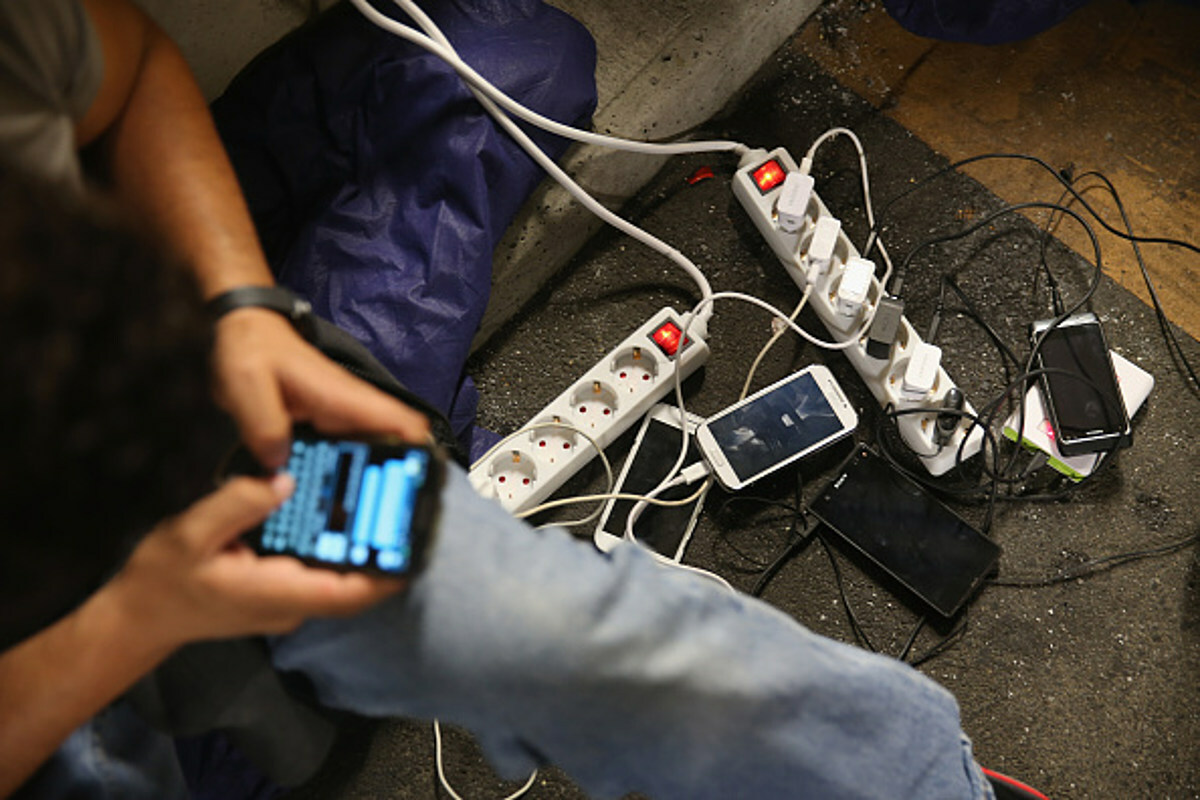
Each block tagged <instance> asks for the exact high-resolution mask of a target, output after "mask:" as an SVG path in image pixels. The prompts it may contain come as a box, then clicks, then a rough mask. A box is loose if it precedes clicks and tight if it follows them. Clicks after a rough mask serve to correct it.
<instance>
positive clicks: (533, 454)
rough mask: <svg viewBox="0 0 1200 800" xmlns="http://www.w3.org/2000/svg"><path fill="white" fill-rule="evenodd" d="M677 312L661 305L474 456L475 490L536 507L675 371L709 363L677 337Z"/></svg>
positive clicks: (653, 398)
mask: <svg viewBox="0 0 1200 800" xmlns="http://www.w3.org/2000/svg"><path fill="white" fill-rule="evenodd" d="M683 327H684V320H683V315H681V314H679V313H678V312H677V311H675V310H674V309H673V308H669V307H668V308H663V309H661V310H660V311H658V312H657V313H655V314H654V315H653V316H652V317H650V319H649V320H647V321H646V322H645V323H644V324H643V325H641V326H640V327H639V328H638V329H637V330H636V331H634V332H633V333H631V334H630V335H629V336H628V337H626V339H625V341H623V342H621V343H620V344H619V345H617V346H616V347H615V348H613V349H612V350H611V351H610V352H609V353H608V354H607V355H606V356H604V358H602V359H601V360H600V361H599V362H598V363H597V364H596V365H595V366H593V367H592V368H591V369H589V370H588V371H587V372H585V373H584V374H583V376H582V377H580V378H579V380H578V381H576V382H575V383H573V384H572V385H571V386H570V387H569V388H568V389H567V390H566V391H564V392H563V393H562V394H560V395H559V396H558V397H556V398H555V399H554V400H553V401H551V402H550V403H549V404H548V405H547V406H546V407H545V408H543V409H542V410H541V411H539V412H538V413H537V414H535V415H534V417H533V418H532V419H531V420H530V421H529V422H528V423H527V424H526V425H524V426H523V427H522V428H521V432H520V433H518V434H517V435H516V436H514V437H513V438H512V439H510V440H509V441H507V442H505V443H504V444H503V445H501V446H500V447H498V448H496V449H495V450H494V451H493V452H491V453H489V454H488V455H486V456H484V457H483V458H481V459H480V460H479V461H477V462H476V463H475V464H474V465H473V466H472V467H471V471H470V474H469V478H470V481H471V485H472V486H474V487H475V490H476V491H478V492H479V493H480V494H482V495H484V496H487V497H494V498H496V499H497V500H499V501H500V504H501V505H502V506H504V507H505V508H506V509H507V510H508V511H510V512H512V513H518V512H521V511H525V510H528V509H531V508H534V507H535V506H537V505H539V504H541V503H542V502H543V501H545V500H546V499H547V498H548V497H549V496H550V495H551V494H552V493H553V492H554V491H555V490H556V489H558V488H559V487H560V486H562V485H563V484H564V483H565V482H566V481H567V480H568V479H569V478H570V477H571V476H572V475H574V474H575V473H576V472H578V471H579V469H580V468H582V467H583V465H584V464H586V463H587V462H588V461H590V460H591V459H592V458H594V457H595V455H596V448H595V447H593V446H592V443H591V442H589V441H588V440H587V439H586V438H585V437H583V436H580V435H579V434H578V433H576V429H578V430H581V431H584V432H585V433H587V434H588V436H590V437H592V438H593V439H594V440H595V441H596V443H597V444H598V445H599V446H600V447H607V446H608V445H609V444H611V443H612V442H613V441H614V440H615V439H616V438H617V437H618V436H620V435H621V434H622V433H624V432H625V431H627V430H628V429H629V428H630V427H632V426H633V424H634V423H635V422H637V421H638V420H639V419H641V418H642V416H643V415H644V414H645V413H646V412H647V411H648V410H649V409H650V407H651V406H653V405H654V404H655V403H657V402H658V401H659V400H661V399H662V398H663V397H665V396H666V395H667V393H668V392H670V391H671V390H672V389H673V388H674V386H675V370H676V369H678V370H679V377H680V379H683V378H686V377H687V376H689V375H691V374H692V373H693V372H695V371H696V369H697V368H698V367H700V366H701V365H702V364H704V362H705V361H707V360H708V354H709V350H708V345H707V344H706V343H705V342H704V340H703V339H701V338H700V337H699V336H697V335H696V334H694V333H692V332H691V331H690V330H689V331H688V333H687V340H686V341H683Z"/></svg>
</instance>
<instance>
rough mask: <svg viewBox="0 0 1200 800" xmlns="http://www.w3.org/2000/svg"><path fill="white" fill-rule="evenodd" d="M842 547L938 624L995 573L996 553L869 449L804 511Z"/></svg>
mask: <svg viewBox="0 0 1200 800" xmlns="http://www.w3.org/2000/svg"><path fill="white" fill-rule="evenodd" d="M809 510H810V511H811V512H812V514H813V515H814V516H815V517H817V519H819V520H820V521H821V522H823V523H824V524H825V526H826V527H828V528H829V529H830V530H832V531H833V532H834V533H835V534H837V536H839V537H840V538H841V539H843V540H844V541H845V542H846V543H847V544H849V545H850V546H851V547H853V548H854V549H855V550H856V551H858V552H859V553H861V554H862V555H863V556H865V557H866V558H867V559H869V560H870V561H871V562H872V563H874V564H875V565H876V566H877V567H879V568H880V569H882V570H883V571H884V572H885V573H887V574H888V575H890V576H891V577H892V578H894V579H895V580H896V581H898V582H899V583H900V584H901V585H902V586H903V587H904V588H905V589H907V590H908V591H909V592H911V593H912V594H913V595H915V596H916V597H917V598H919V599H920V600H921V601H922V602H924V603H925V604H926V605H927V606H929V607H930V608H932V609H933V610H934V611H936V612H937V613H938V614H940V615H942V616H943V617H947V618H948V617H952V616H954V614H956V613H957V612H958V610H959V609H960V608H962V606H963V604H964V603H965V602H966V601H967V599H968V598H969V597H970V596H971V595H972V594H974V592H975V591H976V590H977V589H978V588H979V586H980V584H981V583H982V582H983V579H984V578H985V577H987V575H988V574H989V573H990V572H991V571H992V570H993V569H994V568H995V566H996V562H997V561H998V560H999V558H1000V546H999V545H997V544H996V543H995V542H993V541H992V540H991V539H989V538H987V537H986V536H984V535H983V534H982V533H980V532H979V531H977V530H976V529H975V528H973V527H971V525H970V524H968V523H967V522H966V521H965V520H963V519H962V518H961V517H960V516H958V514H956V513H954V511H952V510H951V509H950V508H948V507H947V506H946V505H944V504H943V503H942V502H940V501H939V500H938V499H937V498H935V497H934V496H933V495H931V494H930V493H929V492H928V491H927V490H926V489H925V488H924V487H922V486H921V485H920V484H918V483H917V482H916V481H913V480H912V479H911V478H909V477H908V476H907V475H905V474H904V473H902V472H900V471H899V470H897V469H896V468H895V467H893V466H892V465H891V464H889V463H888V462H887V461H886V460H885V459H884V458H883V457H882V456H880V455H879V454H878V453H876V452H875V451H874V450H872V449H871V448H869V447H865V446H862V447H859V448H858V449H857V450H856V451H855V452H854V453H853V454H852V455H851V457H850V458H849V460H847V462H846V463H845V465H844V466H843V467H842V468H841V469H840V470H839V472H838V475H837V477H836V478H834V480H833V481H832V482H831V483H830V484H829V486H828V487H826V489H825V491H824V492H823V493H822V494H821V495H820V496H819V497H818V498H817V499H816V500H815V501H814V502H813V503H812V505H811V506H810V507H809Z"/></svg>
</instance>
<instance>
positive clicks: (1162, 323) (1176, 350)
mask: <svg viewBox="0 0 1200 800" xmlns="http://www.w3.org/2000/svg"><path fill="white" fill-rule="evenodd" d="M1086 178H1096V179H1097V180H1099V181H1100V182H1101V183H1102V184H1103V188H1104V189H1106V190H1107V191H1108V193H1109V194H1110V195H1111V196H1112V199H1113V203H1114V204H1115V205H1116V207H1117V211H1118V212H1119V213H1120V215H1121V221H1122V222H1123V223H1124V225H1125V230H1126V231H1128V233H1129V235H1130V236H1132V235H1133V224H1132V223H1131V222H1130V220H1129V214H1128V212H1127V211H1126V209H1125V204H1124V202H1122V201H1121V196H1120V194H1118V192H1117V188H1116V186H1114V185H1113V182H1112V181H1110V180H1109V179H1108V177H1107V176H1106V175H1104V173H1102V172H1099V171H1097V170H1090V171H1088V172H1084V173H1082V174H1080V175H1079V176H1078V177H1076V178H1075V179H1074V180H1073V181H1072V183H1079V182H1080V181H1082V180H1084V179H1086ZM1096 188H1099V187H1096ZM1086 191H1087V189H1084V190H1083V192H1086ZM1067 194H1068V193H1067V192H1064V193H1063V196H1062V197H1065V196H1066V195H1067ZM1081 194H1082V192H1081ZM1059 202H1062V198H1060V200H1059ZM1050 222H1053V214H1051V220H1050ZM1049 232H1050V226H1049V224H1048V225H1047V234H1049ZM1130 244H1131V245H1132V246H1133V253H1134V256H1135V258H1136V259H1137V263H1138V270H1139V271H1140V272H1141V273H1142V281H1143V282H1144V283H1145V284H1146V291H1147V292H1148V293H1149V295H1150V305H1151V307H1153V309H1154V316H1155V318H1156V319H1157V320H1158V325H1159V327H1160V328H1161V329H1162V334H1163V339H1164V340H1165V341H1166V345H1167V351H1168V352H1169V353H1170V354H1171V356H1172V358H1174V359H1175V360H1177V361H1178V362H1179V363H1180V365H1181V366H1182V367H1183V369H1184V370H1185V371H1186V372H1187V374H1188V377H1189V378H1191V381H1192V390H1193V391H1194V392H1195V391H1197V390H1200V378H1197V377H1196V370H1195V369H1194V368H1193V367H1192V364H1191V362H1190V361H1189V360H1188V357H1187V354H1186V353H1185V352H1184V350H1183V345H1181V344H1180V342H1179V339H1178V337H1176V336H1175V331H1174V330H1173V329H1172V328H1171V321H1170V319H1168V317H1167V312H1166V310H1165V309H1163V305H1162V301H1161V300H1160V299H1159V297H1158V290H1157V289H1156V288H1155V286H1154V281H1153V280H1151V278H1150V270H1149V269H1148V268H1147V267H1146V259H1145V258H1144V257H1143V256H1142V248H1141V247H1139V246H1138V242H1137V241H1131V242H1130ZM1044 252H1045V248H1044V245H1043V253H1044ZM1043 264H1044V255H1043ZM1047 275H1049V272H1047Z"/></svg>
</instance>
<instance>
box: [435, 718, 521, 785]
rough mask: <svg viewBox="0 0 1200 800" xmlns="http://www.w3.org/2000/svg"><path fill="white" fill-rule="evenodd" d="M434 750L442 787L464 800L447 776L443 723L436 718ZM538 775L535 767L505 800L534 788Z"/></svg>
mask: <svg viewBox="0 0 1200 800" xmlns="http://www.w3.org/2000/svg"><path fill="white" fill-rule="evenodd" d="M433 750H434V758H435V760H436V763H437V776H438V781H440V782H441V784H442V788H443V789H445V790H446V793H447V794H448V795H450V797H452V798H453V799H454V800H463V797H462V795H460V794H459V793H458V792H456V791H454V787H453V786H451V785H450V780H449V779H448V778H447V777H446V767H445V763H444V759H443V757H442V725H441V723H440V722H438V721H437V720H436V719H435V720H434V721H433ZM537 776H538V771H537V770H536V769H535V770H534V771H533V772H532V773H531V774H530V776H529V778H528V779H527V780H526V781H525V784H524V785H523V786H521V788H519V789H517V790H516V791H515V792H513V793H512V794H510V795H507V796H505V797H504V800H517V798H518V797H521V796H522V795H524V794H525V793H526V792H528V791H529V790H530V789H531V788H533V782H534V781H535V780H537Z"/></svg>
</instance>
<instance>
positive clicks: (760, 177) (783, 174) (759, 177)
mask: <svg viewBox="0 0 1200 800" xmlns="http://www.w3.org/2000/svg"><path fill="white" fill-rule="evenodd" d="M750 176H751V177H752V178H754V185H755V186H757V187H758V190H759V191H760V192H762V193H763V194H766V193H767V192H769V191H771V190H772V189H774V188H775V187H776V186H779V185H780V184H781V183H783V181H784V179H786V178H787V170H786V169H784V168H783V165H782V164H780V163H779V162H778V161H776V160H775V159H773V158H772V159H771V160H770V161H768V162H767V163H765V164H763V165H762V166H761V167H759V168H758V169H756V170H754V172H752V173H750Z"/></svg>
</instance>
